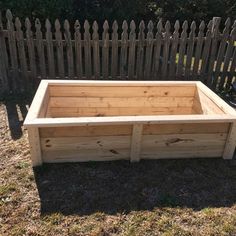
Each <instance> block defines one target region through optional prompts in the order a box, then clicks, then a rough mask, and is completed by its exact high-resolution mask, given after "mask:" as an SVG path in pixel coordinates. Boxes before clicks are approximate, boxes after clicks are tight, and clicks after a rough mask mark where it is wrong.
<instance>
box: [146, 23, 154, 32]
mask: <svg viewBox="0 0 236 236" xmlns="http://www.w3.org/2000/svg"><path fill="white" fill-rule="evenodd" d="M147 28H148V32H152V31H153V28H154V25H153V22H152V21H151V20H150V21H149V22H148V26H147Z"/></svg>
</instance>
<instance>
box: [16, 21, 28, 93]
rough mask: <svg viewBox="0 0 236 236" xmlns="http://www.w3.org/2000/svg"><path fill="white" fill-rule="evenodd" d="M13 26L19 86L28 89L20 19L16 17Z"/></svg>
mask: <svg viewBox="0 0 236 236" xmlns="http://www.w3.org/2000/svg"><path fill="white" fill-rule="evenodd" d="M15 27H16V32H15V35H16V44H17V49H18V50H17V51H18V55H19V61H20V71H21V81H20V82H21V83H20V84H21V87H23V88H22V89H23V90H28V89H29V82H28V80H29V79H28V73H27V71H28V68H27V61H26V55H25V45H24V35H23V31H22V29H21V22H20V19H19V18H18V17H17V18H16V20H15Z"/></svg>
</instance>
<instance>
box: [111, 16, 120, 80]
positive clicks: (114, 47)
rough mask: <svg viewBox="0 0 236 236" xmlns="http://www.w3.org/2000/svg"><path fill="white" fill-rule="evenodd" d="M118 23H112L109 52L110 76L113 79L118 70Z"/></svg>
mask: <svg viewBox="0 0 236 236" xmlns="http://www.w3.org/2000/svg"><path fill="white" fill-rule="evenodd" d="M117 30H118V24H117V21H114V22H113V25H112V52H111V77H112V78H113V79H115V78H116V77H117V70H118V33H117Z"/></svg>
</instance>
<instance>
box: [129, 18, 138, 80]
mask: <svg viewBox="0 0 236 236" xmlns="http://www.w3.org/2000/svg"><path fill="white" fill-rule="evenodd" d="M135 29H136V25H135V22H134V21H133V20H132V21H131V22H130V33H129V62H128V78H129V79H131V80H132V79H133V78H134V68H135V54H136V50H135V46H136V33H135Z"/></svg>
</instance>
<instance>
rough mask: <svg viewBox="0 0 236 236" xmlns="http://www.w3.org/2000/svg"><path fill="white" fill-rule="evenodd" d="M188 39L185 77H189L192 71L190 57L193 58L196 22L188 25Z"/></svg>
mask: <svg viewBox="0 0 236 236" xmlns="http://www.w3.org/2000/svg"><path fill="white" fill-rule="evenodd" d="M190 29H191V30H190V33H189V40H188V45H187V55H186V68H185V79H190V74H191V72H192V59H193V49H194V42H195V31H196V23H195V21H193V22H192V24H191V26H190Z"/></svg>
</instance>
